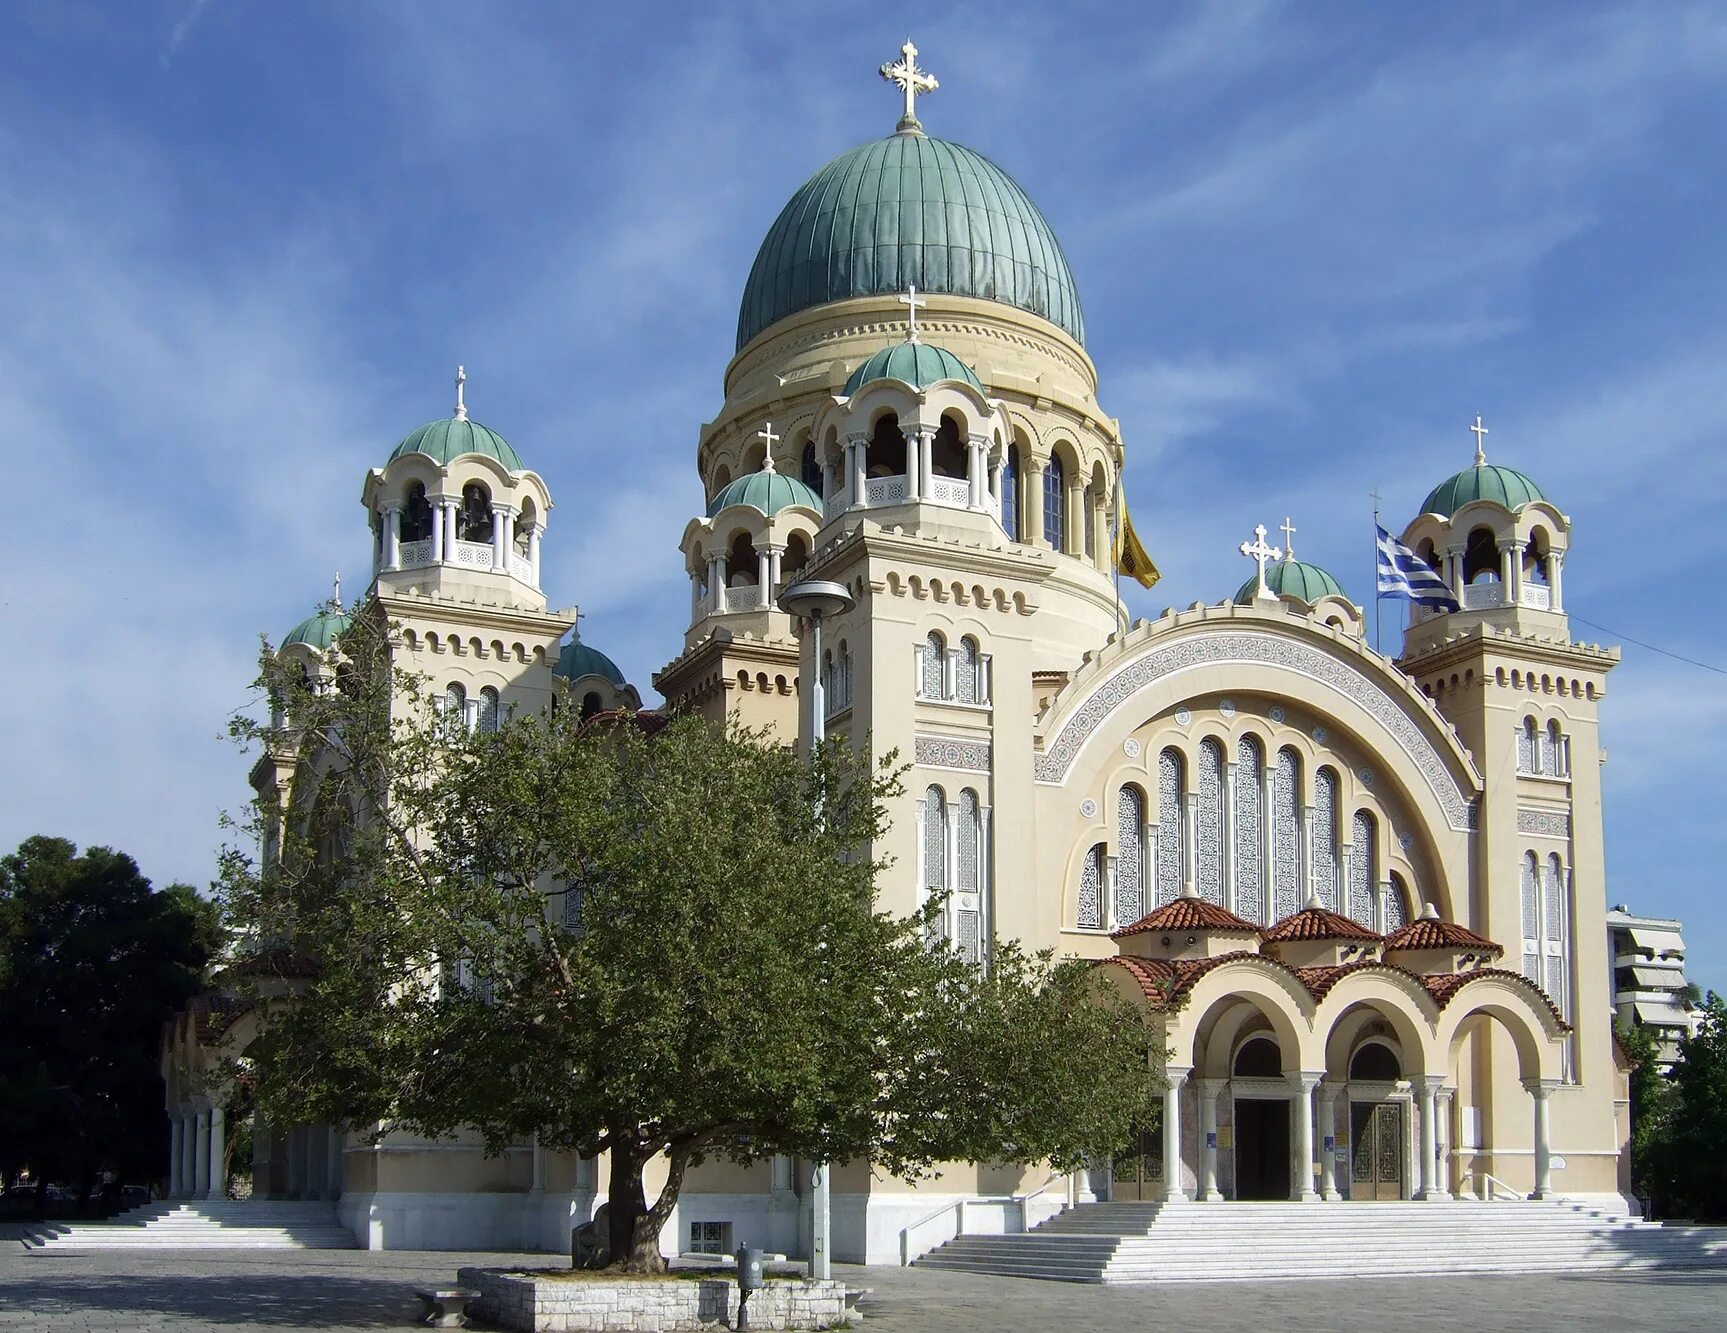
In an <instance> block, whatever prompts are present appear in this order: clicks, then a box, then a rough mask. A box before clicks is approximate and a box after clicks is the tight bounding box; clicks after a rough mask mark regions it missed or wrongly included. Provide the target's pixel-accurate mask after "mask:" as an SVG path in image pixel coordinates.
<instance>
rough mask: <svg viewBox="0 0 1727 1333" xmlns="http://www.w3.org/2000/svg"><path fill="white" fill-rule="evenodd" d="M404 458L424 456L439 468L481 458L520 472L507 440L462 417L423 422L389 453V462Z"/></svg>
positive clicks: (519, 459) (517, 457)
mask: <svg viewBox="0 0 1727 1333" xmlns="http://www.w3.org/2000/svg"><path fill="white" fill-rule="evenodd" d="M407 454H424V455H425V456H426V457H427V458H429V459H431V460H432V461H433V462H434V463H436V464H438V466H439V467H448V466H449V464H450V462H451V461H452V460H453V459H457V458H460V457H461V456H462V455H463V454H483V455H484V456H485V457H487V458H494V459H496V460H497V461H498V462H500V463H502V464H503V465H504V468H505V469H506V470H507V471H510V472H520V471H522V460H521V458H520V457H519V456H518V455H517V454H516V451H515V450H514V449H512V448H511V447H510V442H509V441H508V440H506V439H505V438H504V437H503V436H502V435H500V434H498V432H497V431H495V430H491V429H489V428H488V427H486V426H482V425H481V424H480V423H479V422H477V421H469V420H468V419H467V418H466V417H445V418H444V419H443V420H442V421H429V422H427V423H426V424H425V425H424V426H421V427H420V428H419V429H418V430H417V431H415V432H414V433H413V434H412V435H409V436H408V437H407V438H406V439H404V440H403V441H402V442H401V443H400V444H398V445H397V446H396V447H395V448H394V449H392V450H391V451H390V461H391V462H392V463H394V462H395V461H396V460H397V459H398V458H402V457H404V456H405V455H407Z"/></svg>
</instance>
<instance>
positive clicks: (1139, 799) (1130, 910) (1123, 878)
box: [1113, 786, 1145, 926]
mask: <svg viewBox="0 0 1727 1333" xmlns="http://www.w3.org/2000/svg"><path fill="white" fill-rule="evenodd" d="M1113 906H1114V908H1115V924H1116V925H1118V926H1131V925H1132V924H1133V923H1134V922H1135V921H1138V920H1139V919H1140V917H1142V916H1144V915H1145V795H1144V793H1143V792H1141V791H1140V789H1139V788H1138V787H1132V786H1129V787H1123V788H1122V789H1121V791H1120V793H1119V794H1118V795H1117V796H1116V798H1115V902H1114V904H1113Z"/></svg>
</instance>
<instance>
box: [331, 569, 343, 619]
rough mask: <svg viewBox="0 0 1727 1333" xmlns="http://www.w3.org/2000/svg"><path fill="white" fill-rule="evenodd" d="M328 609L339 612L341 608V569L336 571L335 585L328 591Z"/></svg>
mask: <svg viewBox="0 0 1727 1333" xmlns="http://www.w3.org/2000/svg"><path fill="white" fill-rule="evenodd" d="M330 609H331V610H332V611H336V612H340V611H341V609H342V571H341V570H339V569H338V570H337V571H336V581H335V586H334V587H333V588H332V589H331V591H330Z"/></svg>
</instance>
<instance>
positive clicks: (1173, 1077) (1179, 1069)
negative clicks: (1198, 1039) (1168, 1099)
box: [1163, 1065, 1193, 1088]
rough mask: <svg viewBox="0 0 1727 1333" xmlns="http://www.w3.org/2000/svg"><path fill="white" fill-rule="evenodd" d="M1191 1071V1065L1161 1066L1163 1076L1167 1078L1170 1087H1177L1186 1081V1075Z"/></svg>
mask: <svg viewBox="0 0 1727 1333" xmlns="http://www.w3.org/2000/svg"><path fill="white" fill-rule="evenodd" d="M1192 1072H1193V1066H1192V1065H1165V1066H1164V1067H1163V1074H1164V1077H1165V1078H1166V1079H1168V1080H1169V1086H1170V1087H1172V1088H1179V1087H1180V1086H1181V1085H1182V1084H1183V1083H1185V1082H1187V1076H1188V1075H1189V1074H1191V1073H1192Z"/></svg>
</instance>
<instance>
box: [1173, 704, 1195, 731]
mask: <svg viewBox="0 0 1727 1333" xmlns="http://www.w3.org/2000/svg"><path fill="white" fill-rule="evenodd" d="M1191 721H1193V714H1192V713H1190V712H1188V711H1187V709H1185V708H1178V709H1176V710H1175V725H1176V726H1178V727H1185V726H1186V725H1187V724H1188V723H1189V722H1191Z"/></svg>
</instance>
